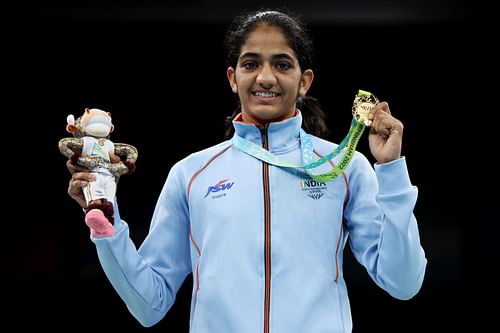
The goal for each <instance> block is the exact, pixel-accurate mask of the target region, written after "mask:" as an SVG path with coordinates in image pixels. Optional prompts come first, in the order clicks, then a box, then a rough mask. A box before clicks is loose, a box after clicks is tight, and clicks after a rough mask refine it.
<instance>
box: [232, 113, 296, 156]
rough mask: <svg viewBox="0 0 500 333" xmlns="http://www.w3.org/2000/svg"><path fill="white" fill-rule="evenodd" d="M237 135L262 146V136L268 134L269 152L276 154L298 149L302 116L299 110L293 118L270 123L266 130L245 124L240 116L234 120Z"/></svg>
mask: <svg viewBox="0 0 500 333" xmlns="http://www.w3.org/2000/svg"><path fill="white" fill-rule="evenodd" d="M233 126H234V130H235V134H237V135H239V136H240V137H242V138H244V139H247V140H249V141H251V142H253V143H255V144H257V145H259V146H262V135H263V133H266V132H267V142H268V146H269V151H270V152H274V153H279V152H286V151H289V150H291V149H293V148H296V147H297V146H298V144H299V133H300V128H301V126H302V114H301V113H300V111H298V110H297V112H296V114H295V116H294V117H292V118H288V119H285V120H283V121H278V122H272V123H269V124H268V125H267V126H266V128H265V129H262V128H260V127H258V126H257V125H256V124H252V123H245V122H244V121H243V119H242V117H241V113H240V114H238V115H237V116H236V117H235V118H234V120H233Z"/></svg>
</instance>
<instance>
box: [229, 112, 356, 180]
mask: <svg viewBox="0 0 500 333" xmlns="http://www.w3.org/2000/svg"><path fill="white" fill-rule="evenodd" d="M364 130H365V125H363V124H362V123H361V122H358V121H356V120H355V119H354V118H353V120H352V122H351V127H350V128H349V132H348V133H347V135H346V137H345V138H344V140H342V142H341V143H340V144H339V146H338V147H337V148H336V149H335V150H334V151H332V152H331V153H329V154H327V155H325V156H324V157H322V158H320V159H318V160H316V161H314V156H313V153H314V152H313V146H312V142H311V139H310V137H309V135H308V134H307V133H306V132H305V131H304V130H302V129H300V133H299V136H300V149H301V153H302V161H303V165H296V164H292V163H289V162H286V161H282V160H280V159H279V158H278V157H277V156H276V155H274V154H272V153H271V152H270V151H268V150H266V149H264V148H262V147H261V146H259V145H256V144H255V143H253V142H251V141H248V140H246V139H244V138H242V137H241V136H239V135H237V134H235V135H234V137H233V145H234V146H235V147H236V148H237V149H239V150H241V151H242V152H244V153H247V154H248V155H250V156H253V157H255V158H257V159H259V160H261V161H263V162H266V163H268V164H271V165H275V166H277V167H281V168H284V169H285V170H287V171H289V172H291V173H295V174H299V175H300V176H302V177H304V176H306V177H307V176H308V177H310V178H312V179H314V180H316V181H318V182H328V181H332V180H334V179H335V178H337V177H338V176H339V175H341V174H342V173H343V172H344V170H345V169H346V168H347V166H348V165H349V163H350V162H351V159H352V157H353V156H354V153H355V151H356V146H357V144H358V142H359V139H360V138H361V136H362V134H363V131H364ZM343 150H345V153H344V156H343V157H342V159H341V160H340V162H339V163H338V164H337V165H336V166H335V167H334V168H333V169H332V170H330V171H329V172H327V173H322V174H314V173H313V172H312V169H314V168H317V167H319V166H321V165H323V164H325V163H327V162H329V161H330V160H332V159H333V158H334V157H335V156H337V155H338V154H339V153H340V152H341V151H343Z"/></svg>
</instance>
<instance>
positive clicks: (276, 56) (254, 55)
mask: <svg viewBox="0 0 500 333" xmlns="http://www.w3.org/2000/svg"><path fill="white" fill-rule="evenodd" d="M242 58H262V55H261V54H259V53H256V52H244V53H242V54H241V55H240V59H242ZM283 58H285V59H288V60H292V61H293V57H292V56H291V55H289V54H288V53H278V54H273V55H272V59H283Z"/></svg>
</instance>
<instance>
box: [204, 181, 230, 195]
mask: <svg viewBox="0 0 500 333" xmlns="http://www.w3.org/2000/svg"><path fill="white" fill-rule="evenodd" d="M227 181H228V180H227V179H224V180H220V181H219V182H218V183H217V184H215V185H213V186H209V187H208V191H207V194H205V196H204V198H206V197H207V196H208V195H209V194H210V193H215V192H219V191H225V190H229V189H230V188H231V187H232V186H233V185H234V182H232V183H226V182H227Z"/></svg>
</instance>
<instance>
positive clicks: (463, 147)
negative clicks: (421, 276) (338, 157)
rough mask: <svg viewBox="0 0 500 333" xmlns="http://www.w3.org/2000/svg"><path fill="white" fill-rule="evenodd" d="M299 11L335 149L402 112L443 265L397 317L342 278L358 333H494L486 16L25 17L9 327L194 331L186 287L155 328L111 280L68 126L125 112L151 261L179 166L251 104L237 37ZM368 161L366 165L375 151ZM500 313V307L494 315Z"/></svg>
mask: <svg viewBox="0 0 500 333" xmlns="http://www.w3.org/2000/svg"><path fill="white" fill-rule="evenodd" d="M283 5H285V6H286V8H288V9H290V10H292V11H294V12H295V13H297V14H300V15H301V16H302V17H303V18H304V20H305V21H306V22H307V23H308V24H309V27H310V29H311V31H312V35H313V38H314V41H315V46H316V58H315V64H316V67H315V68H314V70H315V73H316V78H315V82H314V84H313V87H312V89H311V91H310V95H312V96H315V97H316V98H318V99H319V101H320V102H321V104H322V106H323V109H324V110H325V111H326V112H327V113H328V117H329V118H328V121H329V125H330V129H331V132H332V134H331V138H330V139H331V140H332V141H336V142H339V141H341V140H342V139H343V138H344V136H345V135H346V133H347V130H348V128H349V124H350V117H351V115H350V108H351V105H352V101H353V98H354V95H355V93H356V92H357V90H358V89H364V90H368V91H371V92H373V93H375V94H376V95H377V96H378V97H379V98H380V99H382V100H386V101H388V102H389V103H390V106H391V111H392V112H393V114H394V115H395V116H396V117H398V118H399V119H401V120H402V121H403V122H404V124H405V136H404V148H403V149H404V151H403V154H404V155H405V156H406V158H407V163H408V166H409V168H410V175H411V179H412V182H413V184H414V185H416V186H417V187H418V188H419V201H418V203H417V206H416V208H415V215H416V216H417V219H418V222H419V227H420V231H421V242H422V244H423V247H424V249H425V250H426V254H427V257H428V260H429V262H428V268H427V274H426V278H425V281H424V285H423V287H422V290H421V292H420V293H419V294H418V295H417V296H415V297H414V298H413V299H411V300H409V301H398V300H395V299H393V298H391V297H390V296H389V295H388V294H386V293H385V292H383V291H382V290H380V289H378V287H376V286H375V284H374V283H373V282H372V281H371V280H370V279H369V277H368V275H367V274H366V272H365V271H364V269H363V268H362V267H361V266H360V265H359V264H358V263H357V262H355V260H354V259H353V258H352V256H350V254H349V251H348V249H347V250H346V251H347V254H346V259H345V275H346V280H347V284H348V288H349V295H350V299H351V306H352V315H353V322H354V332H373V331H383V332H402V331H413V330H415V331H417V330H418V331H438V330H443V331H450V330H453V329H458V328H461V327H463V326H464V325H466V324H473V325H475V327H476V328H477V330H478V331H480V328H481V327H484V328H486V327H489V325H490V322H491V321H492V318H493V317H492V316H493V308H494V305H489V306H487V305H486V302H488V304H490V303H489V302H491V301H493V302H494V301H495V300H496V295H498V287H497V286H496V285H497V284H498V282H499V281H498V280H499V279H498V276H497V275H496V274H495V273H494V272H495V270H494V268H496V267H495V266H498V264H500V255H499V251H498V249H497V248H498V244H499V242H498V235H499V231H500V228H499V223H500V221H499V218H498V216H499V214H500V204H499V203H500V201H499V200H498V199H499V195H498V167H497V164H496V163H497V162H495V158H496V155H497V154H496V153H495V151H497V150H498V147H497V146H498V145H497V144H498V139H497V135H496V133H495V130H496V129H495V128H494V126H495V125H497V123H498V121H497V117H496V114H497V113H498V111H497V108H496V104H497V103H498V102H497V99H498V90H497V87H498V83H496V82H495V81H498V80H497V77H498V76H497V75H498V64H497V63H496V61H497V58H498V57H497V56H496V55H495V53H494V52H493V51H492V48H494V45H495V44H497V43H498V37H497V35H496V32H495V31H496V29H497V28H498V21H497V19H496V17H495V15H494V12H493V11H492V10H491V8H490V7H488V6H485V5H484V4H482V2H481V1H474V2H472V1H467V2H465V1H464V2H456V1H430V0H424V1H417V0H404V1H396V0H383V1H377V2H373V1H368V0H354V1H339V0H337V1H329V2H325V1H320V0H309V1H307V2H304V1H298V0H292V1H287V2H280V1H267V2H259V3H255V2H252V3H250V2H248V1H240V2H235V1H229V0H224V1H222V0H219V1H203V0H198V1H180V0H175V1H168V2H166V1H157V0H146V1H132V0H127V1H117V0H115V1H109V0H108V1H106V2H103V1H94V0H91V1H88V0H87V1H83V0H77V1H71V2H68V1H66V2H63V1H60V2H57V1H51V0H49V1H44V2H38V1H16V2H15V3H11V4H9V5H8V6H7V7H6V10H5V11H4V14H3V15H2V16H3V17H4V20H2V22H1V24H2V27H3V29H2V35H3V38H2V41H3V42H2V49H3V52H2V53H3V55H2V58H3V59H4V60H3V61H2V78H3V81H4V85H3V86H4V88H3V93H2V95H3V97H2V101H3V103H4V104H3V106H4V112H3V118H4V121H3V124H2V125H3V126H2V128H3V131H2V133H3V135H4V140H5V142H4V144H5V143H7V147H6V150H5V151H6V154H5V155H4V161H5V163H2V168H3V169H4V171H5V172H4V173H3V174H4V175H5V176H6V178H7V181H6V183H7V184H8V185H7V186H8V192H7V193H6V195H4V199H3V200H2V201H3V205H2V206H3V209H2V210H3V213H4V214H3V217H2V220H3V221H4V229H3V231H2V232H1V233H0V235H1V246H2V249H1V251H0V256H1V257H0V259H1V262H2V263H3V265H2V270H1V277H0V279H1V280H0V281H1V285H2V288H3V292H2V295H3V297H2V300H1V302H2V306H3V307H2V308H3V311H2V313H1V317H2V325H5V326H6V327H12V326H9V325H15V326H14V327H16V330H17V329H23V328H25V327H32V325H36V326H37V327H39V328H42V329H59V328H61V329H73V328H75V329H77V328H83V329H90V328H91V329H101V328H102V329H115V330H116V331H124V332H142V331H146V330H147V331H148V332H156V331H158V332H187V330H188V320H189V302H190V289H191V287H192V278H191V277H189V278H188V279H187V280H186V282H185V284H184V286H183V287H182V289H181V290H180V291H179V294H178V297H177V301H176V303H175V305H174V306H173V308H172V309H171V311H170V312H169V313H168V314H167V316H166V317H165V319H164V320H162V321H161V322H160V323H159V324H157V325H156V326H154V327H152V328H148V329H145V328H142V327H141V326H140V325H139V324H138V322H136V321H135V319H134V318H133V317H132V315H131V314H129V312H128V310H127V308H126V306H125V305H124V303H123V302H122V301H121V299H119V296H118V295H117V294H116V293H115V292H114V290H113V289H112V287H111V285H110V283H109V282H108V281H107V279H106V277H105V276H104V273H103V271H102V269H101V267H100V265H99V262H98V260H97V256H96V253H95V248H94V245H93V243H91V241H90V240H89V232H88V228H87V227H86V226H85V224H84V222H83V214H82V211H81V210H80V209H79V207H78V206H77V205H76V203H74V202H73V201H72V200H71V199H70V198H69V197H68V196H67V195H66V190H67V183H68V180H69V174H68V172H67V170H66V167H65V162H66V160H65V158H64V156H62V155H61V154H60V153H59V150H58V148H57V143H58V141H59V139H61V138H63V137H66V136H68V133H67V132H66V131H65V126H66V116H67V115H68V114H74V115H75V116H78V115H80V114H81V113H82V112H83V110H84V108H85V107H98V108H101V109H104V110H107V111H111V112H112V114H113V120H114V123H115V131H114V132H113V134H112V139H113V141H115V142H126V143H129V144H132V145H134V146H136V147H137V148H138V150H139V159H138V161H137V171H136V172H135V173H134V174H132V175H130V176H124V177H123V179H122V181H121V182H120V185H119V190H118V198H119V202H120V211H121V215H122V217H123V218H124V219H125V220H126V221H127V222H128V223H129V226H130V229H131V237H132V239H133V240H134V242H135V243H136V245H137V246H139V245H140V243H141V241H142V240H143V239H144V237H145V235H146V234H147V231H148V227H149V222H150V218H151V216H152V213H153V209H154V206H155V204H156V199H157V197H158V195H159V193H160V189H161V187H162V185H163V182H164V180H165V178H166V176H167V174H168V172H169V169H170V167H171V166H172V165H173V164H174V163H175V162H176V161H178V160H179V159H181V158H183V157H185V156H186V155H188V154H189V153H191V152H194V151H197V150H200V149H203V148H205V147H207V146H210V145H213V144H215V143H218V142H220V141H221V140H222V139H223V131H224V126H223V123H224V119H225V117H226V116H227V115H229V114H230V113H231V112H232V110H233V109H234V108H235V106H236V99H235V97H234V96H233V94H232V92H231V90H230V89H229V86H228V84H227V79H226V76H225V73H226V71H225V70H226V68H225V62H224V59H225V55H224V52H223V49H222V38H223V36H224V32H225V29H226V27H227V25H228V24H229V22H230V21H231V19H232V18H233V17H234V16H235V15H238V14H241V13H243V12H245V11H247V10H254V9H258V8H261V7H263V8H281V7H283ZM359 150H360V151H361V152H363V153H365V154H366V155H367V156H368V157H371V156H370V154H369V150H368V146H367V140H364V141H362V142H361V143H360V145H359ZM493 304H494V303H493Z"/></svg>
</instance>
